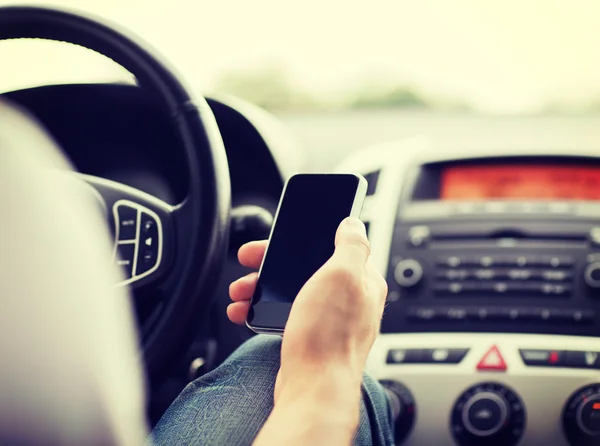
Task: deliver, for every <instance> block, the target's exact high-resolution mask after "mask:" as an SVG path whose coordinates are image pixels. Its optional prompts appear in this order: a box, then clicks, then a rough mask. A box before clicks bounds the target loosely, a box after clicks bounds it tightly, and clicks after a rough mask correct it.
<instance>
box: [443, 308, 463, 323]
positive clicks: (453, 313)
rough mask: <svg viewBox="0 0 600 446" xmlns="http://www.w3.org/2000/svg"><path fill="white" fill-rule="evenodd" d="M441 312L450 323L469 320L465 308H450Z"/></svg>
mask: <svg viewBox="0 0 600 446" xmlns="http://www.w3.org/2000/svg"><path fill="white" fill-rule="evenodd" d="M440 311H444V319H446V320H448V321H464V320H466V319H467V310H466V309H465V308H457V307H450V308H446V309H444V310H440Z"/></svg>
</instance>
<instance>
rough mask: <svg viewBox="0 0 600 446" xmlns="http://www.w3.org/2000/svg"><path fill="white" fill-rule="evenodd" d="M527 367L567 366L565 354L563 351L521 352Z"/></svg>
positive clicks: (524, 350) (525, 350)
mask: <svg viewBox="0 0 600 446" xmlns="http://www.w3.org/2000/svg"><path fill="white" fill-rule="evenodd" d="M519 353H520V354H521V358H522V359H523V362H524V363H525V365H529V366H538V367H557V366H564V365H565V352H564V351H561V350H528V349H521V350H519Z"/></svg>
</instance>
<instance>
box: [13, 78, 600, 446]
mask: <svg viewBox="0 0 600 446" xmlns="http://www.w3.org/2000/svg"><path fill="white" fill-rule="evenodd" d="M7 96H8V97H9V98H10V99H12V100H14V101H15V102H17V103H19V104H21V105H24V106H25V107H27V108H28V109H29V110H30V111H32V112H33V113H34V115H35V116H37V117H38V118H39V119H40V120H41V121H42V122H43V123H44V124H45V125H46V127H47V128H48V129H49V130H50V132H51V133H52V135H53V136H54V137H55V138H56V139H57V140H58V141H59V142H60V144H61V146H62V147H63V148H64V149H65V151H66V152H67V154H68V155H69V157H70V158H71V160H72V161H73V163H74V164H75V166H76V167H77V168H78V169H79V170H80V171H81V172H82V173H86V174H90V175H96V176H99V177H103V178H107V179H113V180H115V181H120V182H123V183H125V184H128V185H130V186H132V187H136V188H139V189H141V190H144V191H146V192H148V193H151V194H152V195H155V196H157V197H159V198H161V199H163V200H165V201H166V202H168V203H176V202H177V201H178V200H180V199H181V198H182V196H183V193H184V191H185V189H186V181H187V179H186V178H182V177H181V176H180V175H178V172H179V171H181V163H182V162H183V158H182V157H181V154H180V153H179V152H178V146H177V143H176V141H174V139H173V133H172V130H171V129H169V128H168V127H166V126H164V125H163V124H162V123H163V122H165V121H166V120H164V119H163V118H164V117H161V115H160V113H161V112H160V109H159V107H158V106H157V104H154V103H152V101H151V100H150V98H148V97H145V96H144V95H143V93H142V90H141V89H138V88H135V87H131V86H123V85H87V86H82V85H77V86H72V85H71V86H49V87H41V88H38V89H31V90H23V91H18V92H12V93H10V94H7ZM49 104H51V106H50V105H49ZM209 105H210V106H211V109H212V110H213V113H214V114H215V117H216V118H217V122H218V124H219V127H220V130H221V133H222V136H223V139H224V142H225V146H226V150H227V155H228V160H229V167H230V172H231V182H232V194H233V197H232V198H233V205H234V206H235V207H240V208H241V207H243V206H244V205H248V204H250V205H255V206H260V207H261V208H264V209H265V210H267V211H269V212H272V213H273V212H274V211H275V207H276V205H277V201H278V198H279V195H280V193H281V190H282V187H283V182H284V180H285V178H287V177H288V176H289V175H290V174H291V173H292V172H293V171H302V170H303V166H302V164H301V160H299V159H298V160H294V161H293V162H290V159H291V158H292V157H293V156H294V153H295V152H294V150H293V149H292V148H291V147H290V148H289V149H288V148H287V147H286V146H287V144H288V143H287V142H285V141H284V140H281V139H280V140H277V141H275V140H273V139H272V138H273V137H274V136H273V135H275V134H277V133H278V132H277V131H275V132H267V131H264V129H265V128H267V127H268V126H269V125H270V124H269V125H267V126H265V125H263V123H264V120H265V119H264V118H265V116H264V115H262V114H261V113H260V112H257V111H255V110H252V109H251V108H247V107H246V106H241V105H240V104H237V103H236V102H235V101H233V102H229V101H228V100H223V99H209ZM165 145H166V146H169V147H172V151H171V153H170V154H169V156H167V157H161V155H160V154H161V153H165V151H163V150H157V149H158V148H159V147H161V146H165ZM282 148H284V149H283V150H282ZM116 166H118V169H117V168H116ZM337 170H339V171H341V172H355V173H361V174H363V175H364V176H365V177H366V178H367V180H368V182H369V188H368V196H367V199H366V201H365V205H364V208H363V213H362V218H363V220H364V221H365V224H366V226H367V229H368V234H369V239H370V241H371V252H372V260H373V262H374V263H375V265H376V266H377V267H378V268H379V270H380V271H381V272H382V274H384V276H385V277H386V279H387V282H388V286H389V294H388V298H387V300H388V304H387V306H386V309H385V314H384V318H383V321H382V326H381V335H380V336H379V337H378V339H377V341H376V342H375V345H374V347H373V349H372V351H371V355H370V357H369V361H368V369H369V371H370V372H371V373H372V374H373V375H374V376H375V377H376V378H378V379H379V380H381V381H382V383H383V384H384V385H385V386H386V388H388V389H389V391H391V392H393V393H394V394H395V395H397V396H398V398H399V400H400V402H401V407H402V410H401V415H400V418H399V420H398V422H397V423H396V437H397V440H398V444H403V445H408V446H423V445H434V444H435V445H436V446H451V445H453V446H456V445H459V446H478V445H491V446H494V445H498V446H500V445H501V446H513V445H517V444H518V445H522V446H539V445H544V446H568V445H570V446H592V445H594V446H598V445H600V153H595V152H594V151H587V150H583V149H582V150H572V149H570V150H568V151H567V150H560V149H556V150H547V149H546V148H539V149H535V150H533V149H531V150H522V149H518V150H517V149H514V150H506V149H502V148H492V149H490V150H486V151H485V153H480V152H474V151H472V150H464V151H461V150H455V149H453V150H451V151H450V150H444V151H440V150H433V149H432V148H431V147H428V146H427V142H426V141H425V140H423V139H421V138H415V139H410V138H409V139H405V140H403V141H400V142H394V143H389V144H385V145H382V146H377V147H369V148H367V149H365V150H361V151H357V152H355V153H352V154H351V155H350V156H349V157H348V158H346V160H345V161H343V162H342V163H340V164H339V165H338V167H337ZM256 172H260V173H261V174H260V175H256V174H255V173H256ZM234 210H235V209H234ZM234 226H236V225H235V224H234ZM245 272H246V271H241V270H240V267H239V266H238V265H237V262H236V261H235V259H234V256H232V259H230V261H229V262H228V265H227V267H226V270H225V273H224V276H223V280H222V284H221V285H222V286H221V285H220V289H219V290H218V294H219V295H222V296H224V298H223V299H222V301H221V299H219V301H218V302H217V306H218V307H219V308H218V311H217V313H218V314H220V315H222V317H223V318H224V315H225V307H226V306H227V304H228V299H227V298H226V296H227V286H228V283H229V282H230V281H231V280H233V279H235V278H237V277H239V276H240V275H241V274H243V273H245ZM138 301H139V302H143V303H144V305H145V304H146V303H148V302H152V300H151V299H148V296H145V298H144V299H138ZM137 310H138V313H140V314H138V317H139V318H144V317H146V318H147V319H148V320H151V311H150V310H148V311H147V312H146V313H144V309H143V308H142V309H141V310H140V308H138V309H137ZM222 322H223V323H222V324H217V325H219V326H220V327H221V328H220V329H219V330H221V331H222V332H219V334H218V338H219V341H220V349H221V350H222V351H221V352H220V355H221V358H220V359H224V357H225V356H227V354H228V353H229V352H230V351H233V350H234V349H235V348H236V347H237V346H238V344H239V343H240V342H241V341H242V340H243V339H245V338H246V337H247V333H246V332H241V331H235V329H232V328H231V326H230V325H229V324H227V323H226V322H225V321H222ZM240 330H241V329H240ZM203 334H204V333H202V334H199V336H201V335H203ZM217 362H219V361H217ZM161 413H162V412H161Z"/></svg>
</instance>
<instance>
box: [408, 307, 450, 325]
mask: <svg viewBox="0 0 600 446" xmlns="http://www.w3.org/2000/svg"><path fill="white" fill-rule="evenodd" d="M407 315H408V319H409V320H411V321H413V322H429V321H434V320H437V319H439V318H441V317H444V313H443V312H442V311H441V310H440V309H438V308H426V307H418V308H417V307H410V308H409V309H408V312H407Z"/></svg>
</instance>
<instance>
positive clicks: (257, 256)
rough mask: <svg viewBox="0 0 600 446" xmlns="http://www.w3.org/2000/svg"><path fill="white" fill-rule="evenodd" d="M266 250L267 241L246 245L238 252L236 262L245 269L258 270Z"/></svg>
mask: <svg viewBox="0 0 600 446" xmlns="http://www.w3.org/2000/svg"><path fill="white" fill-rule="evenodd" d="M266 249H267V240H259V241H256V242H249V243H246V244H245V245H242V247H241V248H240V250H239V251H238V260H239V261H240V263H241V264H242V265H243V266H245V267H247V268H256V269H257V268H260V264H261V263H262V259H263V257H264V256H265V250H266Z"/></svg>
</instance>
